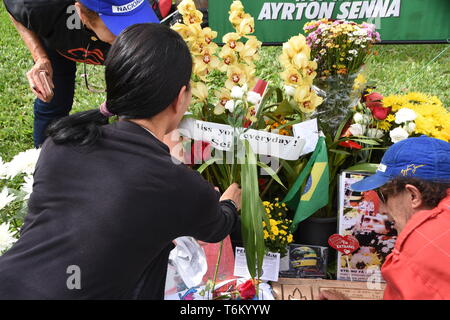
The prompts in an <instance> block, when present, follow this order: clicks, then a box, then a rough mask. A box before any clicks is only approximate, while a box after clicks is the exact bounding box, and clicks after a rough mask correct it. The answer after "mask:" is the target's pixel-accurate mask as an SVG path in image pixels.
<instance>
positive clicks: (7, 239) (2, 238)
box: [0, 223, 17, 254]
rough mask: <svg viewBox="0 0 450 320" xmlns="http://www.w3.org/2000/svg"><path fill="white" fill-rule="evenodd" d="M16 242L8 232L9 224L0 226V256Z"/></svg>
mask: <svg viewBox="0 0 450 320" xmlns="http://www.w3.org/2000/svg"><path fill="white" fill-rule="evenodd" d="M16 241H17V239H16V238H14V236H13V233H12V232H11V231H9V223H3V224H0V254H1V252H2V251H5V250H7V249H9V248H10V247H11V246H12V245H13V244H14V242H16Z"/></svg>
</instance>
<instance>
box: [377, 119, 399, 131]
mask: <svg viewBox="0 0 450 320" xmlns="http://www.w3.org/2000/svg"><path fill="white" fill-rule="evenodd" d="M394 118H395V117H394ZM391 126H392V125H391V124H390V123H389V122H388V121H386V120H383V121H379V122H378V129H380V130H383V131H385V132H387V131H389V130H390V129H391Z"/></svg>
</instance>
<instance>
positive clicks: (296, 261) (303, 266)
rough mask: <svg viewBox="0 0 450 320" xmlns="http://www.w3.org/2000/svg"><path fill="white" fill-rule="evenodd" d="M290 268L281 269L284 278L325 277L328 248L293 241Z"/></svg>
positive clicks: (290, 248)
mask: <svg viewBox="0 0 450 320" xmlns="http://www.w3.org/2000/svg"><path fill="white" fill-rule="evenodd" d="M288 256H289V269H287V270H282V271H280V277H283V278H325V277H326V270H327V262H328V248H327V247H319V246H310V245H302V244H294V243H291V244H290V245H289V254H288Z"/></svg>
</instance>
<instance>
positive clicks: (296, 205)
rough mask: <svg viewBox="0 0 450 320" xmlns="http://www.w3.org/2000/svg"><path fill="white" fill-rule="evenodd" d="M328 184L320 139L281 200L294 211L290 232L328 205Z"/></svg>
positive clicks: (326, 155)
mask: <svg viewBox="0 0 450 320" xmlns="http://www.w3.org/2000/svg"><path fill="white" fill-rule="evenodd" d="M307 177H308V180H307V181H306V184H305V187H304V188H303V192H300V191H301V187H302V185H303V184H304V182H305V180H306V178H307ZM329 183H330V172H329V168H328V154H327V146H326V143H325V138H324V137H320V138H319V141H318V142H317V146H316V150H314V153H313V154H312V156H311V158H310V159H309V161H308V163H307V164H306V166H305V168H304V169H303V171H302V172H301V173H300V175H299V176H298V178H297V180H296V181H295V183H294V185H293V186H292V188H291V190H289V192H288V194H287V195H286V197H285V198H284V199H283V202H285V203H286V204H287V206H288V207H289V208H291V209H293V210H296V211H295V216H294V219H293V221H292V225H291V232H294V231H295V230H297V226H298V224H299V223H300V222H302V221H303V220H305V219H307V218H308V217H310V216H311V215H312V214H313V213H314V212H316V211H317V210H319V209H320V208H322V207H324V206H326V205H327V204H328V186H329Z"/></svg>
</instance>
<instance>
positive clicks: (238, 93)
mask: <svg viewBox="0 0 450 320" xmlns="http://www.w3.org/2000/svg"><path fill="white" fill-rule="evenodd" d="M246 91H247V85H244V86H243V87H239V86H234V87H233V88H231V97H232V98H233V99H242V97H243V96H244V94H245V92H246Z"/></svg>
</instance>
